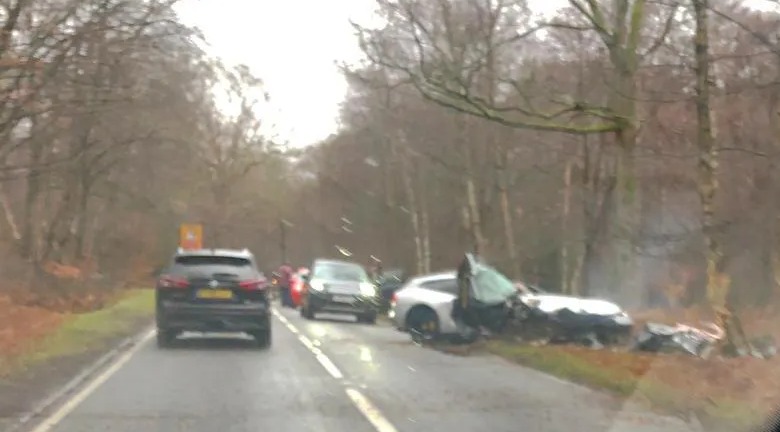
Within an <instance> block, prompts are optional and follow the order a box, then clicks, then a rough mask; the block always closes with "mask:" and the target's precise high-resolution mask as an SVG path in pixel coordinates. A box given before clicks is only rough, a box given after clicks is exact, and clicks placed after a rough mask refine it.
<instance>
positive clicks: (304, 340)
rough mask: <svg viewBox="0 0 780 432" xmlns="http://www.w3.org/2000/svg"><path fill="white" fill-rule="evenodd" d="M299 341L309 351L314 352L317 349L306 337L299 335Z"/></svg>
mask: <svg viewBox="0 0 780 432" xmlns="http://www.w3.org/2000/svg"><path fill="white" fill-rule="evenodd" d="M298 340H299V341H301V343H302V344H303V346H305V347H306V348H308V349H309V351H313V350H314V349H316V347H315V346H314V344H313V343H311V340H310V339H309V338H308V337H306V335H303V334H299V335H298Z"/></svg>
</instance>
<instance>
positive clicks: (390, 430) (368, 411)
mask: <svg viewBox="0 0 780 432" xmlns="http://www.w3.org/2000/svg"><path fill="white" fill-rule="evenodd" d="M271 312H273V314H274V315H275V316H276V317H277V318H279V319H280V321H282V322H283V323H284V324H285V327H287V328H288V329H289V330H290V331H291V332H293V333H294V334H296V335H297V336H298V340H299V341H301V343H302V344H303V346H305V347H306V348H307V349H308V350H309V351H311V353H312V354H314V357H315V358H316V359H317V361H318V362H320V364H321V365H322V367H324V368H325V370H326V371H327V372H328V373H329V374H330V375H331V376H332V377H333V378H335V379H337V380H339V381H341V380H343V379H344V375H343V374H342V373H341V371H340V370H339V368H338V367H336V364H335V363H333V361H331V359H330V358H328V356H326V355H325V354H324V353H323V352H322V350H320V349H319V348H318V347H317V346H316V345H321V343H320V341H319V340H315V341H314V342H312V340H311V339H309V338H308V337H307V336H306V335H304V334H303V333H301V332H300V331H299V330H298V329H297V328H296V327H295V326H294V325H293V324H292V323H291V322H289V320H287V318H285V317H283V316H282V314H281V313H279V312H278V311H277V310H276V309H275V308H273V309H271ZM282 319H284V320H282ZM409 369H412V367H411V366H409ZM412 370H414V369H412ZM363 387H364V388H365V387H366V386H365V385H364V386H363ZM344 391H346V393H347V396H348V397H349V399H350V400H351V401H352V403H353V404H354V405H355V407H356V408H357V409H358V411H360V413H361V414H363V416H364V417H365V418H366V419H367V420H368V422H369V423H371V425H372V426H374V429H376V430H377V432H398V431H397V430H396V428H395V426H393V425H392V423H390V421H388V420H387V419H386V418H385V416H384V415H382V412H380V411H379V409H378V408H377V407H376V406H374V404H373V403H371V401H370V400H369V399H368V398H367V397H365V396H363V393H360V391H358V390H356V389H354V388H351V387H347V388H345V389H344ZM409 420H410V421H412V422H413V421H414V420H412V419H409Z"/></svg>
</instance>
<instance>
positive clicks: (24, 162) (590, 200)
mask: <svg viewBox="0 0 780 432" xmlns="http://www.w3.org/2000/svg"><path fill="white" fill-rule="evenodd" d="M175 3H176V1H175V0H122V1H120V0H94V1H93V0H86V1H85V0H3V3H2V7H3V10H2V11H1V12H0V16H2V20H0V22H2V25H3V32H2V36H1V37H0V60H1V61H2V69H1V72H2V81H1V82H2V87H1V88H0V91H1V92H2V105H0V133H2V136H3V138H2V140H0V204H2V215H0V244H1V245H2V251H1V252H0V253H1V254H2V255H1V256H2V260H0V271H2V273H3V274H4V275H9V276H10V277H12V278H14V279H18V280H24V278H26V277H28V276H29V275H30V274H34V273H35V272H36V271H37V270H39V269H41V268H46V266H47V264H48V263H61V264H66V265H72V266H77V267H80V268H82V269H91V270H93V271H99V272H100V273H102V274H108V275H112V276H114V277H122V275H124V274H126V273H127V272H139V271H140V272H144V271H149V269H152V268H154V267H155V266H156V265H157V264H158V263H159V262H160V261H161V260H163V259H165V258H166V257H167V255H168V254H169V253H170V251H171V249H172V248H173V247H175V245H176V242H177V236H178V231H177V227H178V224H179V223H182V222H201V223H203V224H204V227H205V232H206V243H207V244H209V245H221V246H236V247H244V246H246V247H250V248H252V249H253V250H254V251H255V253H256V254H257V256H258V258H259V260H260V261H261V263H262V264H263V266H264V267H265V268H267V269H271V268H273V267H275V266H276V265H278V264H279V263H280V261H281V260H282V259H283V257H286V258H288V259H289V260H290V261H292V262H293V263H296V264H298V263H300V264H305V263H306V262H307V261H308V260H310V259H311V258H313V257H315V256H323V255H326V256H338V255H340V252H339V250H338V249H339V248H342V250H343V249H346V250H348V251H349V253H350V254H351V257H352V258H353V259H355V260H358V261H360V262H363V263H365V264H370V263H371V262H372V261H373V259H372V256H373V257H376V258H378V259H381V260H382V262H383V265H384V267H385V268H391V267H403V268H405V269H406V270H407V271H408V272H409V273H422V272H428V271H436V270H442V269H449V268H453V267H454V266H455V265H456V264H457V263H458V260H459V258H460V257H461V256H462V253H463V252H465V251H476V252H478V253H479V254H480V255H482V256H483V257H484V258H485V259H487V260H488V261H490V262H492V263H493V264H495V265H496V266H497V267H499V268H500V269H502V270H503V271H504V272H506V273H507V274H509V275H511V276H513V277H515V278H518V279H522V280H526V281H530V282H533V283H537V284H539V285H541V286H544V287H546V288H548V289H550V290H554V291H555V290H560V291H564V292H571V293H579V294H589V295H604V296H608V297H610V298H613V299H615V300H618V301H620V302H621V303H624V304H626V305H629V306H651V305H654V306H658V305H670V306H677V305H689V304H694V303H699V304H709V305H711V306H714V308H715V310H719V311H725V309H726V307H727V306H726V305H727V299H728V300H729V301H731V302H733V304H734V305H738V306H749V305H758V304H765V303H766V302H767V301H769V300H770V299H772V298H773V296H774V294H775V292H776V291H777V283H778V279H777V278H778V276H780V226H778V224H779V223H780V221H779V220H778V216H777V215H778V208H777V207H778V205H780V200H778V193H780V190H778V188H780V179H778V178H777V177H778V175H779V173H778V169H777V167H776V164H777V162H778V154H777V153H778V150H780V129H778V125H780V122H779V120H780V119H779V118H778V116H780V33H778V32H780V7H779V6H778V3H777V2H776V1H765V0H756V1H752V2H749V1H736V2H735V1H731V2H727V1H720V0H680V1H676V0H609V1H599V2H597V1H591V0H569V1H568V2H567V4H568V6H566V7H565V8H564V9H561V10H559V11H557V12H555V13H551V14H546V15H540V14H539V13H537V12H538V11H532V10H530V9H529V8H528V6H527V4H526V2H524V1H521V0H377V2H376V3H377V11H378V14H379V16H380V17H381V20H377V21H376V22H372V23H354V27H355V32H356V34H357V36H358V38H357V41H358V42H359V43H360V46H361V48H362V50H363V52H364V54H365V62H364V63H362V64H359V65H354V64H350V65H344V73H345V76H346V77H347V79H348V81H349V83H350V92H349V94H348V95H347V98H346V100H345V101H344V104H343V108H342V122H343V127H342V130H341V131H339V132H338V133H336V134H334V135H333V136H331V137H330V138H329V139H327V140H326V141H325V142H323V143H321V144H319V145H316V146H312V147H308V148H305V149H296V150H290V149H289V148H287V147H286V146H285V145H284V143H280V142H275V140H274V139H272V137H267V136H263V134H262V133H261V130H262V128H261V126H262V125H263V119H262V118H258V116H257V115H256V114H255V113H256V110H255V109H254V107H256V106H257V105H258V104H268V103H270V104H273V98H272V97H271V99H267V98H265V97H264V96H263V84H262V80H261V79H260V78H258V77H257V76H255V73H256V74H258V75H259V76H260V77H261V76H262V71H249V70H248V69H246V68H243V67H238V68H233V67H226V66H225V65H223V64H221V63H220V62H219V60H218V59H214V58H210V57H209V56H208V55H207V54H206V53H205V51H204V50H203V48H202V47H203V42H202V40H201V39H200V37H199V35H198V33H197V31H196V30H195V29H192V28H188V27H186V26H184V25H182V24H181V23H180V22H178V21H177V17H176V15H175V12H174V6H175ZM300 55H305V54H304V53H301V54H300ZM220 83H228V85H224V84H220ZM225 92H227V93H228V94H229V96H230V97H231V98H232V100H233V101H234V105H235V106H237V107H238V108H239V109H237V110H236V112H235V113H231V114H230V115H228V114H225V113H224V112H223V111H220V110H219V109H218V108H217V104H216V102H215V101H216V100H217V99H216V97H217V96H216V95H218V94H220V93H225ZM219 97H224V95H220V96H219ZM312 97H316V95H312Z"/></svg>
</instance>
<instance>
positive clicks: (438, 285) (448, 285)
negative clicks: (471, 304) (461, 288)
mask: <svg viewBox="0 0 780 432" xmlns="http://www.w3.org/2000/svg"><path fill="white" fill-rule="evenodd" d="M420 287H422V288H426V289H430V290H434V291H439V292H444V293H447V294H453V295H457V294H458V281H457V280H456V279H442V280H434V281H428V282H423V283H421V284H420Z"/></svg>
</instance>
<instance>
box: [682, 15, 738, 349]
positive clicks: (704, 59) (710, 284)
mask: <svg viewBox="0 0 780 432" xmlns="http://www.w3.org/2000/svg"><path fill="white" fill-rule="evenodd" d="M691 1H692V3H693V9H694V14H695V18H696V34H695V35H694V40H693V42H694V51H695V55H696V68H695V70H696V121H697V124H698V131H697V144H698V148H699V164H698V190H699V199H700V201H701V211H702V213H701V227H702V232H703V235H704V244H705V248H706V251H705V257H706V267H707V300H708V302H709V304H710V307H711V308H712V310H713V311H714V312H715V314H716V317H717V320H718V324H719V325H721V326H722V327H723V328H724V329H725V330H726V335H727V338H728V343H730V344H732V345H735V337H736V335H735V334H734V331H733V330H732V327H733V326H732V318H733V317H732V314H731V311H730V310H729V307H728V300H727V299H728V291H729V285H730V279H729V277H728V275H726V273H725V259H724V255H723V250H722V247H721V242H720V239H719V238H718V237H719V235H718V232H717V230H718V227H717V222H716V219H715V198H716V195H717V191H718V180H717V168H718V148H717V146H716V145H715V132H714V130H713V123H712V112H711V107H710V58H709V34H708V33H709V31H708V24H709V20H708V17H707V12H708V9H709V5H708V0H691Z"/></svg>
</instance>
